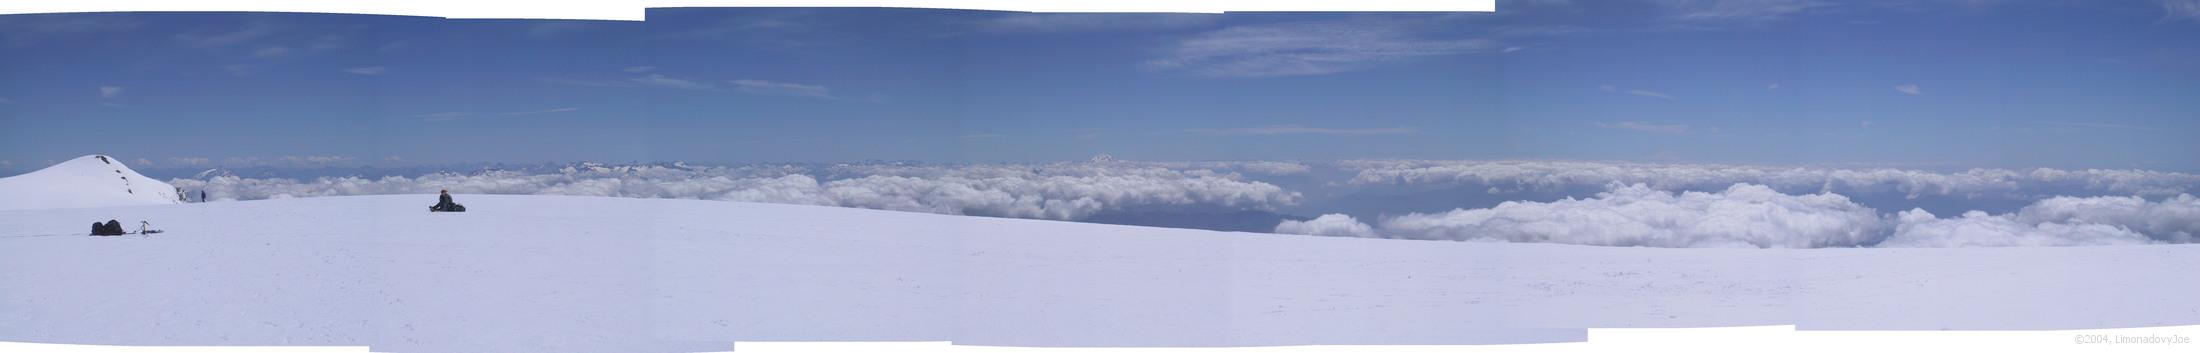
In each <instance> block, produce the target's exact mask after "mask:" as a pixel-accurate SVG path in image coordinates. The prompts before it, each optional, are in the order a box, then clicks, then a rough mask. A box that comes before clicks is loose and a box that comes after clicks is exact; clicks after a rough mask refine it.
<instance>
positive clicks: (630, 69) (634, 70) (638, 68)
mask: <svg viewBox="0 0 2200 353" xmlns="http://www.w3.org/2000/svg"><path fill="white" fill-rule="evenodd" d="M656 69H657V67H656V66H628V67H626V68H624V69H619V71H626V72H632V73H644V72H649V71H650V70H656Z"/></svg>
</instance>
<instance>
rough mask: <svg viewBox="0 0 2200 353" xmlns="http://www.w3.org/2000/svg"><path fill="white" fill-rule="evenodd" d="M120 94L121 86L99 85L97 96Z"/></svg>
mask: <svg viewBox="0 0 2200 353" xmlns="http://www.w3.org/2000/svg"><path fill="white" fill-rule="evenodd" d="M121 96H122V87H121V86H99V98H114V97H121Z"/></svg>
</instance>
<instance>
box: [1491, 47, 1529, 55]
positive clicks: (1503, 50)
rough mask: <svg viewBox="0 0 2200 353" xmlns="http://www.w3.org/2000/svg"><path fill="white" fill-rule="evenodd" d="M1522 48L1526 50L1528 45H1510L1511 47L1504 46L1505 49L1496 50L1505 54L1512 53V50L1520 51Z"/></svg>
mask: <svg viewBox="0 0 2200 353" xmlns="http://www.w3.org/2000/svg"><path fill="white" fill-rule="evenodd" d="M1522 50H1528V47H1521V46H1511V47H1505V49H1498V50H1497V52H1499V53H1507V54H1511V53H1513V52H1518V51H1522Z"/></svg>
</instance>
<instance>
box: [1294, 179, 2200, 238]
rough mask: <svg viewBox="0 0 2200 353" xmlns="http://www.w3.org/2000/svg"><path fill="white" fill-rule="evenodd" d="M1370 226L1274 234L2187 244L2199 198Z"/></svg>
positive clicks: (1577, 205) (1319, 223) (1683, 201)
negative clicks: (1939, 211)
mask: <svg viewBox="0 0 2200 353" xmlns="http://www.w3.org/2000/svg"><path fill="white" fill-rule="evenodd" d="M1379 224H1380V226H1379V227H1377V226H1370V225H1368V224H1364V223H1361V222H1359V221H1358V220H1355V219H1353V218H1352V217H1350V216H1346V215H1341V214H1330V215H1324V216H1322V217H1320V218H1316V219H1314V220H1309V221H1304V222H1300V221H1284V222H1282V223H1280V224H1277V225H1276V232H1277V233H1287V234H1308V235H1328V236H1353V237H1384V238H1405V239H1429V240H1455V241H1505V242H1521V243H1563V244H1582V245H1607V246H1648V247H1673V248H1698V247H1755V248H1821V247H1859V246H1877V247H1991V246H2078V245H2137V244H2154V243H2191V242H2192V241H2193V236H2194V235H2195V234H2200V198H2195V197H2193V196H2192V195H2190V194H2181V195H2177V196H2175V197H2170V198H2167V199H2164V200H2162V201H2148V200H2146V199H2144V198H2140V197H2127V196H2101V197H2055V198H2050V199H2046V200H2040V201H2038V202H2035V203H2033V204H2032V205H2031V206H2027V207H2025V208H2024V209H2023V210H2020V211H2018V212H2014V213H2009V214H2001V215H1993V214H1987V213H1986V212H1981V211H1970V212H1966V213H1964V214H1963V215H1960V216H1957V217H1951V218H1941V217H1938V216H1935V215H1933V214H1932V213H1930V212H1926V211H1925V210H1922V209H1912V210H1908V211H1902V212H1899V213H1895V214H1882V213H1879V212H1878V211H1876V210H1873V209H1871V208H1869V207H1865V206H1863V205H1861V204H1857V203H1855V202H1852V201H1850V200H1849V199H1848V198H1847V197H1844V196H1841V195H1839V194H1833V193H1818V194H1806V195H1790V194H1783V193H1780V192H1778V191H1774V190H1772V188H1770V187H1766V186H1763V185H1756V184H1734V185H1732V186H1730V187H1728V188H1727V189H1726V190H1723V191H1719V192H1693V191H1690V192H1668V191H1660V190H1656V189H1653V188H1650V187H1648V186H1646V185H1643V184H1634V185H1625V186H1618V185H1615V186H1614V187H1613V188H1612V189H1611V190H1610V191H1606V192H1604V193H1600V194H1597V196H1596V197H1593V198H1588V199H1578V200H1577V199H1571V198H1569V199H1565V200H1559V201H1553V202H1506V203H1503V204H1499V205H1498V206H1496V207H1491V208H1478V209H1457V210H1452V211H1450V212H1443V213H1434V214H1422V213H1413V214H1407V215H1404V216H1397V217H1390V218H1387V219H1384V220H1382V221H1381V222H1379Z"/></svg>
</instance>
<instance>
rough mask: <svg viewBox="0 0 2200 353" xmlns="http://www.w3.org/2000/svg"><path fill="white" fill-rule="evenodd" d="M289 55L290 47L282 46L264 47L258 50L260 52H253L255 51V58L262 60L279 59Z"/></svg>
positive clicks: (253, 55) (253, 53) (253, 54)
mask: <svg viewBox="0 0 2200 353" xmlns="http://www.w3.org/2000/svg"><path fill="white" fill-rule="evenodd" d="M287 54H290V47H285V46H280V45H278V46H270V47H262V48H260V49H258V50H253V51H252V57H255V58H261V59H267V58H274V57H279V56H283V55H287Z"/></svg>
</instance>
